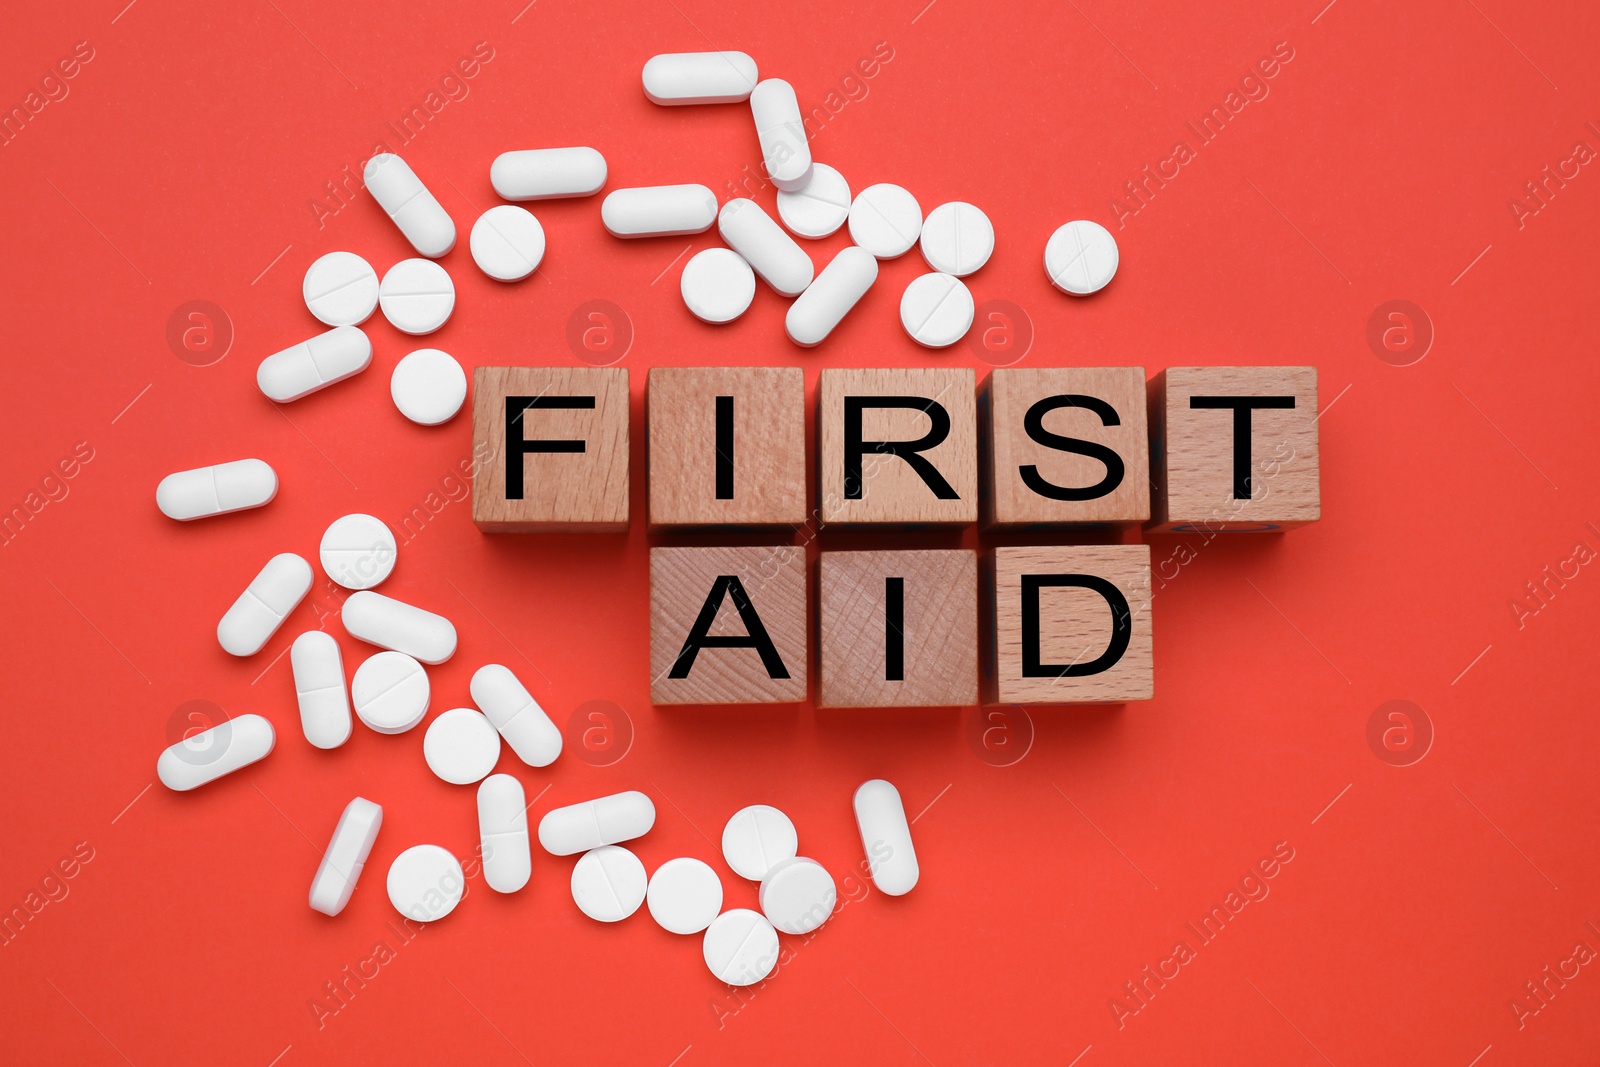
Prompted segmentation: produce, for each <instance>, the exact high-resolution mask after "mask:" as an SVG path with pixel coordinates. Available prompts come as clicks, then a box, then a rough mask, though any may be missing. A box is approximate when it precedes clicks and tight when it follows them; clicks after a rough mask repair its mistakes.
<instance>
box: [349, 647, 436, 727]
mask: <svg viewBox="0 0 1600 1067" xmlns="http://www.w3.org/2000/svg"><path fill="white" fill-rule="evenodd" d="M432 698H433V686H432V685H431V684H430V683H429V681H428V672H427V671H425V670H423V668H422V664H420V663H418V662H417V661H416V660H414V659H412V658H411V657H410V656H408V655H406V654H405V653H404V652H379V653H378V654H377V655H376V656H368V657H367V658H366V660H365V661H364V662H363V663H362V664H361V666H359V667H357V668H356V676H355V677H354V678H352V679H351V680H350V702H351V703H352V704H354V705H355V709H356V715H357V716H358V717H359V718H360V719H361V721H362V722H364V723H366V725H367V728H368V729H370V730H372V731H374V732H376V733H380V734H403V733H405V732H406V731H407V730H410V729H411V728H412V727H414V726H416V725H417V723H419V722H421V721H422V717H423V716H424V715H426V714H428V702H429V701H430V700H431V699H432Z"/></svg>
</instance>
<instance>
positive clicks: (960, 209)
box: [920, 200, 994, 278]
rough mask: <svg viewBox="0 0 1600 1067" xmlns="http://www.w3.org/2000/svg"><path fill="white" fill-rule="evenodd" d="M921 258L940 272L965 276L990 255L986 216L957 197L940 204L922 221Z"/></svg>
mask: <svg viewBox="0 0 1600 1067" xmlns="http://www.w3.org/2000/svg"><path fill="white" fill-rule="evenodd" d="M920 241H921V245H922V258H923V259H925V260H927V261H928V266H930V267H932V268H933V269H934V270H936V271H939V272H940V273H943V274H952V275H954V276H955V277H957V278H965V277H966V276H967V275H969V274H972V273H973V272H975V271H977V270H978V269H979V268H980V267H982V266H983V265H984V264H985V263H987V262H989V257H990V256H991V255H993V254H994V226H993V224H991V223H990V222H989V216H987V215H985V214H984V213H983V212H982V211H980V210H979V209H978V208H976V207H974V206H973V205H971V204H968V203H966V202H964V201H961V200H952V201H951V202H950V203H948V204H940V205H939V206H938V207H936V208H934V209H933V210H932V211H930V212H928V217H927V218H926V219H923V220H922V237H921V238H920Z"/></svg>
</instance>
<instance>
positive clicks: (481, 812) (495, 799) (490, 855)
mask: <svg viewBox="0 0 1600 1067" xmlns="http://www.w3.org/2000/svg"><path fill="white" fill-rule="evenodd" d="M478 840H479V844H481V845H482V846H483V880H484V883H485V884H486V885H488V887H489V888H490V889H493V890H494V891H495V892H496V893H515V892H516V891H517V890H519V889H521V888H522V887H523V886H525V885H527V884H528V879H529V878H530V877H531V876H532V875H533V855H532V851H531V850H530V849H529V847H528V798H527V795H526V794H524V793H523V791H522V783H521V782H519V781H517V780H516V779H515V778H513V777H511V775H509V774H491V775H490V776H489V777H487V778H485V779H484V780H483V784H482V785H480V786H478Z"/></svg>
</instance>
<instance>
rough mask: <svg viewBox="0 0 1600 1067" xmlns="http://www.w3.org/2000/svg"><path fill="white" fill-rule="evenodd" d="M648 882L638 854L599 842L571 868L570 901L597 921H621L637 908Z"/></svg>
mask: <svg viewBox="0 0 1600 1067" xmlns="http://www.w3.org/2000/svg"><path fill="white" fill-rule="evenodd" d="M649 884H650V879H649V878H648V877H647V876H646V875H645V873H644V864H643V863H641V862H640V861H639V857H638V856H635V855H634V854H633V853H632V852H630V851H628V850H627V849H625V848H623V847H621V846H620V845H602V846H600V847H599V848H596V849H591V850H589V851H588V852H585V853H584V854H583V855H582V856H580V857H579V858H578V863H577V865H576V866H574V867H573V868H572V902H573V903H574V904H576V905H578V910H579V911H581V912H583V913H584V914H585V915H587V916H589V918H591V919H594V920H595V921H596V922H603V923H616V922H621V921H622V920H623V919H626V918H627V917H628V916H630V915H632V914H633V913H634V912H636V911H638V910H639V905H640V904H643V903H644V898H645V895H646V894H647V893H648V892H649Z"/></svg>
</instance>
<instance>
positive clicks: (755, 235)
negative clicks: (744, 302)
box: [717, 197, 816, 296]
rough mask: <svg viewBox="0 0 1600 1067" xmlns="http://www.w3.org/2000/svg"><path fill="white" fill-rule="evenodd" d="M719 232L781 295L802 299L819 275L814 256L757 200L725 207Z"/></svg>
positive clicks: (762, 278) (738, 200)
mask: <svg viewBox="0 0 1600 1067" xmlns="http://www.w3.org/2000/svg"><path fill="white" fill-rule="evenodd" d="M717 232H718V233H720V234H722V239H723V240H724V241H726V242H728V247H729V248H732V249H733V250H734V251H735V252H737V253H739V254H740V255H741V256H743V257H744V259H745V262H746V263H749V264H750V268H751V269H752V270H754V271H755V272H756V273H757V274H759V275H760V276H761V280H762V281H764V282H766V283H767V284H768V285H770V286H772V288H773V289H775V290H777V292H778V293H779V294H780V295H782V296H799V295H800V294H801V293H803V292H805V288H806V286H808V285H810V284H811V278H812V276H813V275H814V274H815V273H816V268H815V267H813V266H812V264H811V257H810V256H808V255H806V253H805V249H803V248H801V247H800V246H799V245H798V244H796V243H795V240H794V238H793V237H790V236H789V235H788V234H787V233H784V232H783V227H782V226H779V225H778V223H777V221H776V220H775V219H773V217H772V216H771V215H768V214H767V213H766V212H765V211H763V210H761V205H760V204H758V203H756V202H755V201H754V200H746V199H744V198H743V197H740V198H739V199H737V200H729V201H728V202H727V203H726V204H723V205H722V210H721V211H720V212H719V213H718V214H717Z"/></svg>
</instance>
